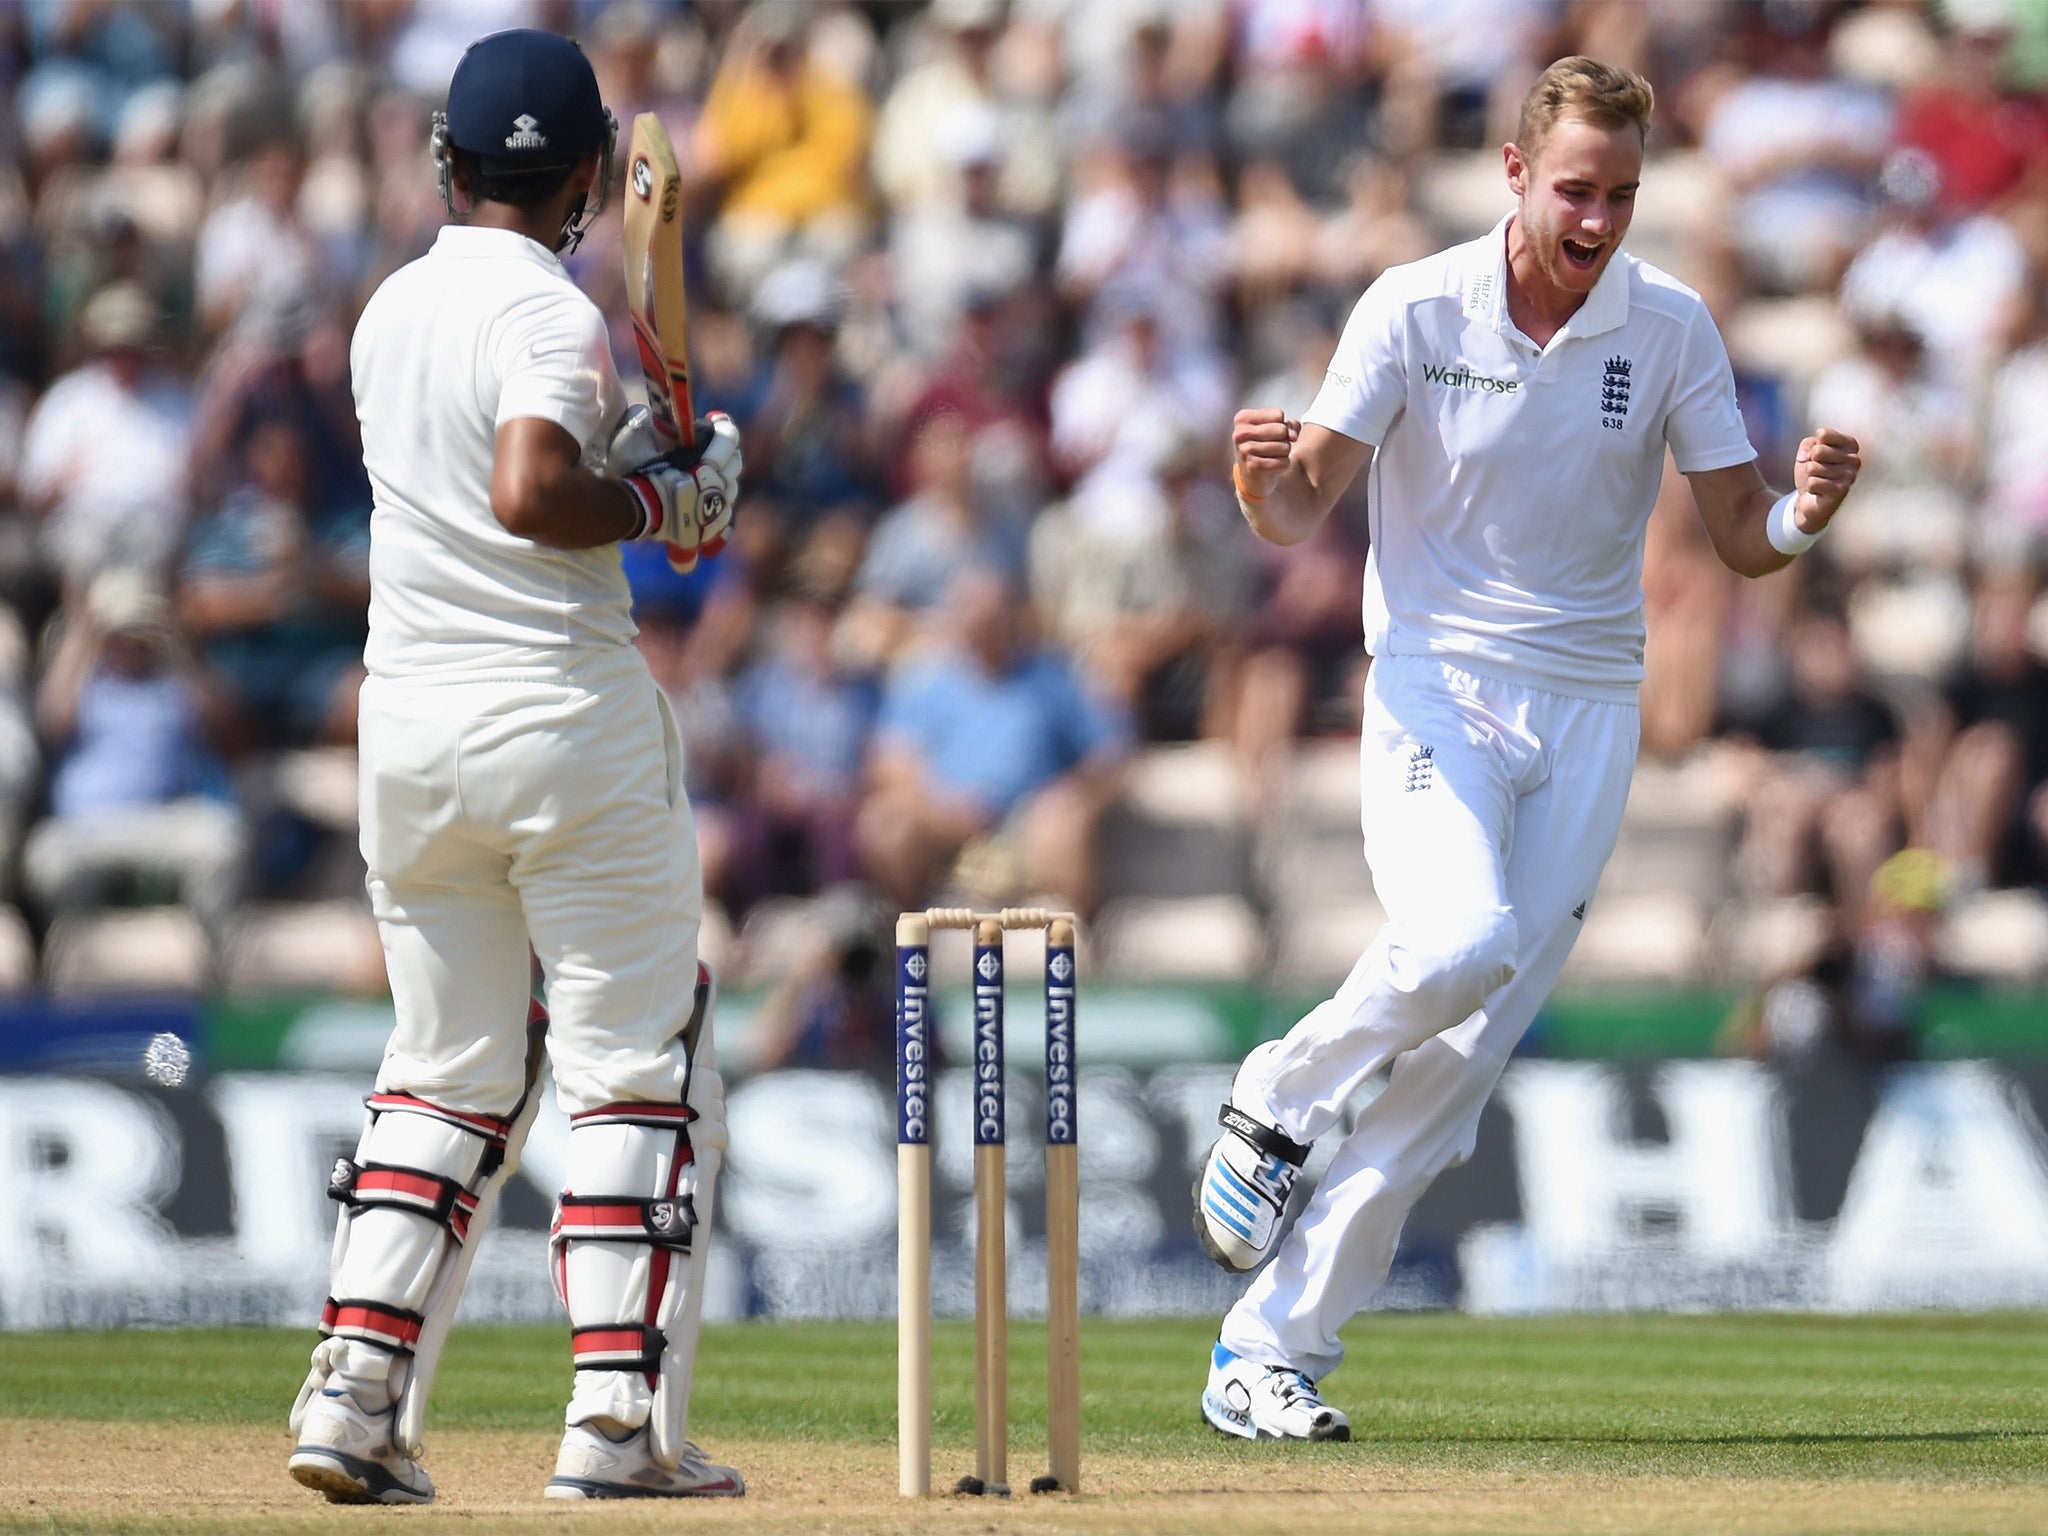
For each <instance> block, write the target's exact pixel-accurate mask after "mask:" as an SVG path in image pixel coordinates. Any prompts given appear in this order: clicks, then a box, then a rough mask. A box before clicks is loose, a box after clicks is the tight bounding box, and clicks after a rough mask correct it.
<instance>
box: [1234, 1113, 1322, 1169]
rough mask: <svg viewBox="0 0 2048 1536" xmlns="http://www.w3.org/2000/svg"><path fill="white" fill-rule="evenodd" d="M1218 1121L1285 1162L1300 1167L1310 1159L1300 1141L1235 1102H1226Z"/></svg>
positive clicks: (1262, 1150) (1235, 1133)
mask: <svg viewBox="0 0 2048 1536" xmlns="http://www.w3.org/2000/svg"><path fill="white" fill-rule="evenodd" d="M1216 1123H1217V1124H1218V1125H1220V1126H1222V1127H1223V1129H1225V1130H1226V1131H1229V1132H1230V1133H1231V1134H1233V1135H1235V1136H1241V1137H1243V1138H1244V1139H1245V1140H1246V1141H1248V1142H1250V1143H1251V1144H1252V1145H1253V1146H1255V1147H1257V1148H1258V1149H1259V1150H1260V1151H1261V1152H1268V1153H1271V1154H1272V1155H1273V1156H1274V1157H1277V1158H1279V1159H1280V1161H1281V1162H1283V1163H1292V1164H1293V1165H1294V1166H1295V1167H1297V1168H1299V1167H1300V1166H1301V1165H1302V1164H1303V1163H1305V1162H1307V1161H1308V1148H1307V1147H1305V1146H1303V1145H1302V1144H1301V1143H1300V1142H1298V1141H1290V1140H1289V1139H1288V1138H1287V1137H1285V1136H1283V1135H1282V1134H1281V1133H1280V1132H1279V1131H1277V1130H1275V1129H1274V1128H1273V1127H1272V1126H1270V1125H1265V1124H1263V1123H1261V1122H1260V1121H1257V1120H1254V1119H1253V1118H1252V1117H1251V1116H1250V1115H1248V1114H1246V1113H1245V1112H1244V1111H1243V1110H1241V1109H1239V1108H1238V1107H1237V1106H1236V1105H1235V1104H1226V1105H1224V1106H1223V1108H1222V1109H1221V1110H1220V1111H1218V1113H1217V1115H1216Z"/></svg>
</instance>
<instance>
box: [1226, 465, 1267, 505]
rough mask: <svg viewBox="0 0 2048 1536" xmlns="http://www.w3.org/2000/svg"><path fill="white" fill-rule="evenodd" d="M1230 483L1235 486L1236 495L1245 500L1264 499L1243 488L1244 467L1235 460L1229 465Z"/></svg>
mask: <svg viewBox="0 0 2048 1536" xmlns="http://www.w3.org/2000/svg"><path fill="white" fill-rule="evenodd" d="M1230 483H1231V484H1232V485H1234V486H1236V487H1237V494H1238V496H1239V497H1240V498H1242V499H1243V500H1245V501H1264V500H1265V499H1266V498H1265V497H1264V496H1254V495H1253V494H1252V493H1251V492H1250V491H1248V490H1246V489H1245V488H1244V468H1243V466H1242V465H1240V464H1238V463H1237V462H1236V461H1235V460H1233V461H1232V462H1231V465H1230ZM1269 494H1270V493H1269Z"/></svg>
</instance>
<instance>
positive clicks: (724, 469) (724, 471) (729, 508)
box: [619, 411, 744, 571]
mask: <svg viewBox="0 0 2048 1536" xmlns="http://www.w3.org/2000/svg"><path fill="white" fill-rule="evenodd" d="M743 468H744V461H743V459H742V457H741V454H740V429H739V428H738V427H737V426H735V425H734V424H733V419H732V418H731V417H730V416H728V415H726V414H725V412H723V411H713V412H712V413H711V414H710V415H709V416H707V417H700V418H698V420H697V423H696V441H695V442H694V443H692V444H690V445H689V446H688V447H676V448H671V449H670V450H669V451H668V452H667V453H664V454H662V455H661V456H660V457H659V458H653V459H649V460H647V462H646V463H644V464H641V465H639V466H637V467H636V468H634V469H632V470H630V471H628V472H627V473H626V474H625V475H623V476H621V477H620V482H619V483H620V484H622V485H624V486H625V487H626V488H627V489H628V490H630V491H631V492H632V493H633V494H634V495H635V496H636V497H638V498H639V500H640V510H641V512H642V513H643V514H644V517H645V521H644V522H643V523H642V525H641V528H640V531H639V533H638V534H636V535H635V537H636V538H643V539H662V540H665V541H666V542H667V544H668V563H669V564H670V565H672V566H674V567H675V568H676V569H677V570H679V571H690V570H695V569H696V566H697V562H698V561H699V560H701V559H705V558H707V557H709V556H711V555H715V554H717V553H718V552H719V551H720V550H721V549H723V548H725V541H726V539H727V538H728V537H729V536H730V535H731V533H732V515H733V508H734V505H735V504H736V503H737V502H738V500H739V494H740V472H741V470H742V469H743Z"/></svg>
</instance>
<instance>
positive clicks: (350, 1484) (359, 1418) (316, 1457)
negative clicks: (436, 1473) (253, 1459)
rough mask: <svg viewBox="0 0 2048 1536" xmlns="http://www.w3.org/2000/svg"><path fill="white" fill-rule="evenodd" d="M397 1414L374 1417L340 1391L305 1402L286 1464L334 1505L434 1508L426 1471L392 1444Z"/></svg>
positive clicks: (297, 1414) (384, 1412) (296, 1415)
mask: <svg viewBox="0 0 2048 1536" xmlns="http://www.w3.org/2000/svg"><path fill="white" fill-rule="evenodd" d="M396 1416H397V1415H396V1412H395V1410H393V1409H391V1408H385V1409H383V1410H382V1411H381V1412H376V1413H373V1412H371V1411H370V1410H368V1409H366V1408H364V1407H363V1406H362V1404H360V1403H358V1402H357V1401H356V1400H355V1398H354V1397H353V1396H352V1395H351V1394H350V1393H348V1392H346V1391H344V1390H343V1389H342V1388H340V1387H328V1388H325V1389H324V1390H322V1391H321V1392H320V1393H318V1394H317V1395H314V1396H310V1397H308V1398H305V1399H303V1400H301V1402H300V1403H299V1405H298V1406H297V1407H296V1408H294V1410H293V1412H292V1431H293V1433H294V1434H295V1435H297V1437H298V1443H297V1444H296V1445H294V1446H293V1447H292V1455H291V1460H290V1461H289V1462H288V1463H286V1466H287V1468H288V1469H289V1470H290V1472H291V1475H292V1478H293V1480H294V1481H296V1482H298V1483H301V1484H303V1485H304V1486H306V1487H308V1488H312V1489H315V1490H317V1491H318V1492H321V1493H324V1494H326V1495H327V1498H328V1501H329V1502H330V1503H334V1504H431V1503H432V1502H433V1500H434V1480H433V1479H432V1478H431V1477H429V1476H427V1469H426V1468H425V1467H423V1466H421V1465H420V1464H419V1463H418V1462H416V1461H414V1460H413V1459H412V1458H411V1457H410V1456H407V1455H406V1454H405V1453H404V1452H403V1451H401V1450H399V1449H398V1448H397V1447H396V1446H395V1445H393V1444H392V1440H391V1428H392V1424H393V1422H394V1420H395V1419H396Z"/></svg>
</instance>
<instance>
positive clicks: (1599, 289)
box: [1465, 212, 1628, 338]
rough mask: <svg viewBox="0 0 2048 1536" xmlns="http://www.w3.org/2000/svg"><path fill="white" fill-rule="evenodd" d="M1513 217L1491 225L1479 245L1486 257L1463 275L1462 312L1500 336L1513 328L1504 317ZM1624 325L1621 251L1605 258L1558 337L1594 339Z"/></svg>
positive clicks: (1625, 279) (1625, 292)
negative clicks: (1590, 288) (1596, 279)
mask: <svg viewBox="0 0 2048 1536" xmlns="http://www.w3.org/2000/svg"><path fill="white" fill-rule="evenodd" d="M1514 217H1515V216H1514V214H1513V213H1512V212H1510V213H1507V214H1505V215H1503V216H1502V218H1501V221H1500V222H1499V223H1498V224H1496V225H1494V226H1493V233H1492V234H1490V235H1488V236H1486V237H1485V239H1484V240H1483V241H1482V242H1481V247H1482V250H1483V251H1484V252H1486V253H1487V254H1486V255H1482V256H1481V257H1480V258H1479V259H1478V260H1475V261H1474V262H1473V263H1472V268H1471V270H1470V271H1469V272H1467V273H1466V275H1465V313H1466V314H1467V315H1468V316H1470V317H1471V318H1472V319H1474V320H1480V321H1483V322H1485V323H1486V324H1487V325H1489V326H1491V327H1492V328H1493V329H1494V330H1496V331H1499V332H1500V333H1502V334H1503V335H1505V334H1506V333H1507V332H1508V331H1509V330H1511V329H1513V327H1514V321H1513V320H1511V319H1509V318H1508V225H1509V224H1510V223H1512V222H1513V221H1514ZM1627 323H1628V269H1627V266H1626V264H1625V263H1624V262H1623V261H1622V259H1621V252H1620V251H1616V252H1615V253H1614V254H1613V255H1612V256H1611V257H1609V258H1608V260H1607V270H1606V271H1604V272H1602V273H1601V274H1600V281H1599V282H1597V283H1595V284H1594V285H1593V291H1592V292H1591V293H1589V294H1587V295H1586V302H1585V303H1583V304H1581V305H1580V306H1579V308H1578V311H1577V313H1575V314H1574V315H1573V316H1572V317H1571V319H1569V320H1567V321H1566V322H1565V323H1564V326H1563V328H1562V329H1561V330H1560V331H1559V332H1558V335H1559V336H1571V337H1580V338H1583V337H1587V336H1598V335H1600V334H1601V333H1603V332H1605V331H1614V330H1619V329H1620V328H1621V327H1622V326H1624V325H1626V324H1627Z"/></svg>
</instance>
